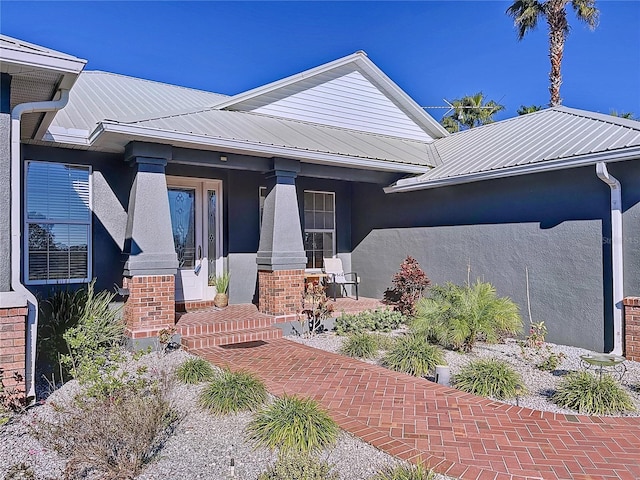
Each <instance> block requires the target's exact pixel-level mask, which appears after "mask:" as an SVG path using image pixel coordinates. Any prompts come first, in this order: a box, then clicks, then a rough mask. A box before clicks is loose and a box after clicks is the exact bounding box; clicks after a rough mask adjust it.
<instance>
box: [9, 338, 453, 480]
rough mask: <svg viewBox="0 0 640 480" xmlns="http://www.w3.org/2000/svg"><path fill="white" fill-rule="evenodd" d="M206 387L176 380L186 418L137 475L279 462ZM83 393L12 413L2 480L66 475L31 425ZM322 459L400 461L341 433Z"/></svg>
mask: <svg viewBox="0 0 640 480" xmlns="http://www.w3.org/2000/svg"><path fill="white" fill-rule="evenodd" d="M187 357H188V354H187V353H185V352H183V351H176V352H172V353H169V354H167V355H160V354H157V353H151V354H148V355H145V356H143V357H142V358H141V359H140V360H139V361H137V362H135V361H133V360H130V368H131V369H135V368H137V367H138V366H141V365H146V366H148V369H149V375H153V376H157V375H159V374H161V373H162V372H172V371H173V370H174V369H175V368H176V367H177V366H178V365H179V364H180V363H182V362H183V361H184V360H185V359H186V358H187ZM202 388H203V386H202V385H201V386H192V385H182V384H180V383H177V382H176V384H175V385H174V386H173V393H172V395H171V398H172V401H173V402H174V406H175V408H176V409H177V410H178V411H179V412H181V413H182V414H183V415H184V418H183V419H182V421H181V422H180V424H179V425H178V427H177V428H176V430H175V431H174V433H173V435H172V436H171V437H170V438H169V439H168V441H167V442H166V443H165V445H164V447H163V448H162V450H161V451H160V452H159V454H158V455H157V457H156V458H155V459H154V460H153V461H152V462H151V463H150V464H149V465H147V466H146V467H145V469H144V470H143V472H142V474H140V475H139V476H138V477H137V478H138V479H140V480H152V479H158V478H171V479H174V480H190V479H197V478H207V479H216V480H222V479H228V478H234V479H241V480H255V479H256V478H257V476H258V475H259V474H260V472H263V471H265V470H266V468H267V466H268V465H269V464H270V463H273V462H274V461H275V459H276V454H275V453H273V452H271V451H269V450H267V449H255V448H254V447H253V446H252V445H251V444H249V443H247V442H246V441H245V433H244V429H245V426H246V425H247V423H248V422H249V421H250V419H251V417H252V416H251V414H250V413H241V414H237V415H229V416H225V417H215V416H213V415H211V414H209V413H208V412H206V411H203V410H202V409H201V408H200V407H199V406H198V404H197V397H198V393H199V392H200V390H201V389H202ZM80 392H81V388H80V386H79V385H78V383H77V382H76V381H71V382H68V383H66V384H65V385H64V386H62V387H61V388H59V389H57V390H55V391H54V392H53V393H52V394H51V395H50V396H49V397H48V398H47V399H46V401H44V402H42V404H40V405H37V406H36V407H33V408H31V409H30V410H29V411H28V412H27V413H26V414H25V415H18V416H14V417H12V419H11V421H10V422H9V423H8V424H6V425H4V426H0V479H1V480H4V479H5V477H6V473H7V471H8V470H9V469H10V468H11V467H12V466H14V465H17V464H20V463H24V464H25V465H27V466H28V467H30V468H31V470H32V471H33V473H34V475H35V478H36V479H39V480H40V479H42V480H44V479H47V480H49V479H58V478H62V477H63V472H64V469H65V465H66V460H65V459H64V458H63V457H62V456H61V455H59V454H58V453H56V452H54V451H52V450H49V449H47V448H46V447H44V446H43V445H42V444H41V443H40V442H39V441H38V440H37V439H36V438H35V437H34V436H33V435H32V428H33V427H34V426H35V425H36V419H40V420H52V419H53V418H54V417H55V408H56V406H58V405H65V404H68V403H69V402H71V401H73V398H74V397H75V396H76V395H77V394H78V393H80ZM319 457H320V458H323V459H326V460H327V461H328V462H329V463H331V464H332V465H334V469H335V470H336V471H337V472H339V474H340V478H341V479H343V480H365V479H368V478H370V477H371V476H372V475H373V474H374V473H375V472H376V471H377V470H378V469H380V468H381V467H382V466H384V465H387V464H396V463H398V461H397V460H396V459H395V458H393V457H391V456H390V455H388V454H386V453H384V452H382V451H380V450H378V449H376V448H374V447H372V446H371V445H368V444H367V443H365V442H363V441H362V440H360V439H359V438H357V437H354V436H352V435H350V434H348V433H346V432H343V433H342V434H341V435H340V437H339V439H338V442H337V444H336V445H335V446H333V447H332V448H331V449H328V450H327V451H325V452H322V453H321V454H319ZM232 458H233V459H234V463H235V466H234V476H233V477H231V469H230V462H231V459H232ZM438 478H441V479H444V478H446V477H440V476H439V477H438Z"/></svg>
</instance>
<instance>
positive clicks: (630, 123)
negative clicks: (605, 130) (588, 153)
mask: <svg viewBox="0 0 640 480" xmlns="http://www.w3.org/2000/svg"><path fill="white" fill-rule="evenodd" d="M549 110H555V111H557V112H562V113H566V114H570V115H575V116H576V117H582V118H589V119H591V120H598V121H601V122H605V123H612V124H613V125H618V126H620V127H627V128H631V129H634V130H640V121H638V120H632V119H630V118H622V117H616V116H615V115H611V114H608V113H600V112H590V111H588V110H582V109H580V108H572V107H565V106H564V105H558V106H557V107H551V108H550V109H549Z"/></svg>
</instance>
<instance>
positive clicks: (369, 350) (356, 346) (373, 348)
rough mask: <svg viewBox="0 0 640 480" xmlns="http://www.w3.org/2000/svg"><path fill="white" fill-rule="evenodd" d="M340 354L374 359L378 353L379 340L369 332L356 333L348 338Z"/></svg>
mask: <svg viewBox="0 0 640 480" xmlns="http://www.w3.org/2000/svg"><path fill="white" fill-rule="evenodd" d="M340 353H341V354H342V355H346V356H348V357H354V358H373V357H375V356H376V355H377V353H378V338H377V336H376V335H373V334H371V333H367V332H361V333H355V334H353V335H350V336H349V337H348V338H347V340H346V341H345V342H344V344H343V345H342V348H341V349H340Z"/></svg>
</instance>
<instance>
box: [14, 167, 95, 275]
mask: <svg viewBox="0 0 640 480" xmlns="http://www.w3.org/2000/svg"><path fill="white" fill-rule="evenodd" d="M25 183H26V199H25V206H26V211H25V234H24V237H25V238H24V242H25V247H26V248H25V259H24V261H25V282H26V283H28V284H33V285H35V284H50V283H81V282H88V281H89V280H90V279H91V262H90V255H91V169H90V167H88V166H82V165H66V164H62V163H52V162H37V161H29V162H27V165H26V179H25Z"/></svg>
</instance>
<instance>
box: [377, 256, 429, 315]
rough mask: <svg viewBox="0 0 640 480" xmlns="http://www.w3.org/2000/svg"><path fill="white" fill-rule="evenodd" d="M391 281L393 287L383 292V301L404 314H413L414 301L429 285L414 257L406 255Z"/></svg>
mask: <svg viewBox="0 0 640 480" xmlns="http://www.w3.org/2000/svg"><path fill="white" fill-rule="evenodd" d="M391 281H392V282H393V288H390V289H388V290H387V291H386V292H385V293H384V300H385V302H386V303H388V304H389V305H393V306H394V307H395V308H396V310H398V311H399V312H401V313H403V314H404V315H413V314H414V313H415V305H416V302H417V301H418V300H419V299H420V298H421V297H422V295H423V294H424V292H425V291H426V290H427V289H428V288H429V285H431V281H430V280H429V278H428V277H427V275H426V273H424V270H422V268H420V264H419V263H418V261H417V260H416V259H415V258H413V257H411V256H408V257H407V258H406V259H405V260H404V261H403V262H402V263H401V264H400V270H399V271H398V272H397V273H395V274H394V275H393V278H392V279H391Z"/></svg>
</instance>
